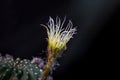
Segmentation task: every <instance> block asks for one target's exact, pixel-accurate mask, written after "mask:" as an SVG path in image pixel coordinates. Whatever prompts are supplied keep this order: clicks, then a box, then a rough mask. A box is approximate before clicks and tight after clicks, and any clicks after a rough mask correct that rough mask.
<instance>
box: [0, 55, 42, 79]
mask: <svg viewBox="0 0 120 80" xmlns="http://www.w3.org/2000/svg"><path fill="white" fill-rule="evenodd" d="M41 75H42V74H41V72H40V68H39V67H38V66H37V65H35V64H34V63H31V61H30V60H28V59H23V60H21V59H20V58H17V59H15V60H14V59H13V57H12V56H10V55H6V56H4V57H2V56H0V80H38V79H39V78H40V77H41Z"/></svg>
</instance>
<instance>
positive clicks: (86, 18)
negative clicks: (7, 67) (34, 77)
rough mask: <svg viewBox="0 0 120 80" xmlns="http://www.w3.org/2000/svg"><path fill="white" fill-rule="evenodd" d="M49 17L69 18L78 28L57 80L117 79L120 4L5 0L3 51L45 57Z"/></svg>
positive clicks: (0, 8) (0, 28) (0, 29)
mask: <svg viewBox="0 0 120 80" xmlns="http://www.w3.org/2000/svg"><path fill="white" fill-rule="evenodd" d="M49 16H51V17H53V18H55V17H56V16H59V17H60V18H61V19H63V18H64V16H66V17H67V20H69V19H71V20H72V22H73V24H74V26H77V34H76V35H74V38H73V39H72V40H71V41H70V42H69V43H68V45H67V47H68V49H67V50H66V51H65V52H64V55H63V56H62V57H61V58H60V59H59V60H58V61H59V63H60V66H59V67H58V68H57V69H56V70H55V71H54V72H53V77H54V80H69V79H71V80H76V79H77V78H78V79H77V80H83V79H86V78H89V79H100V78H102V79H103V78H104V79H105V78H111V77H113V74H115V73H114V72H113V71H117V70H115V69H116V67H117V64H116V62H117V61H118V60H117V59H118V58H116V56H117V54H119V52H118V51H119V47H118V46H119V45H118V42H119V36H120V35H119V33H120V31H119V27H120V1H119V0H1V1H0V52H1V53H2V54H7V53H9V54H12V55H13V56H15V57H21V58H29V59H31V58H32V56H41V55H45V51H46V47H47V41H46V39H45V38H46V37H47V35H46V30H45V28H43V27H41V26H40V24H41V23H43V24H46V23H47V21H48V19H49ZM41 53H42V54H41ZM40 54H41V55H40ZM112 66H113V67H112ZM113 78H115V77H113Z"/></svg>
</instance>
